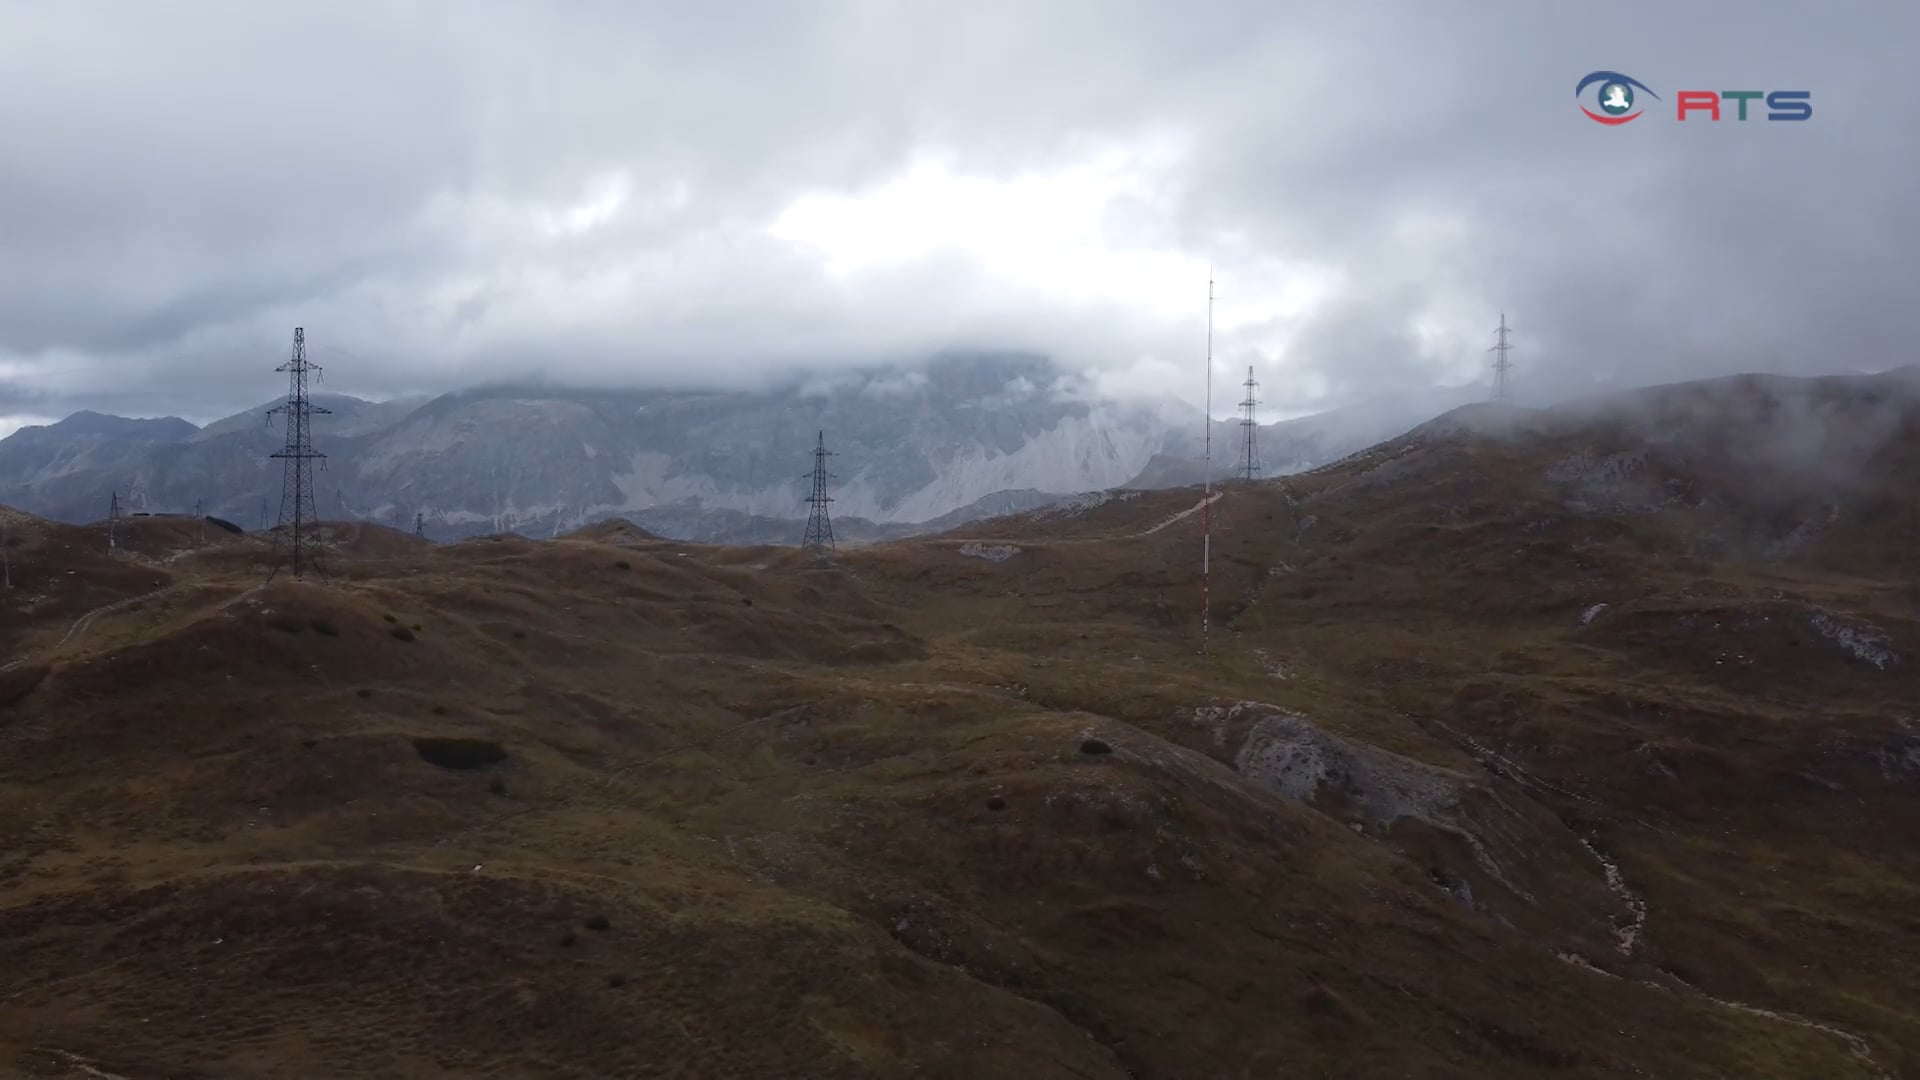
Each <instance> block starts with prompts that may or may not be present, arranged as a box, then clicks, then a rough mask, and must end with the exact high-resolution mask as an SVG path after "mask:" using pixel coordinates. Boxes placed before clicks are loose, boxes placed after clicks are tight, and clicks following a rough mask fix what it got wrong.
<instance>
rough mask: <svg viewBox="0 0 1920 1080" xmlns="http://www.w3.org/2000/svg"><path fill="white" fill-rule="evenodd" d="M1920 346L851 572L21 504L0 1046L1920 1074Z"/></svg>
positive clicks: (473, 1062) (591, 532)
mask: <svg viewBox="0 0 1920 1080" xmlns="http://www.w3.org/2000/svg"><path fill="white" fill-rule="evenodd" d="M1903 379H1904V376H1888V377H1881V378H1877V379H1861V380H1801V381H1796V380H1764V379H1745V380H1725V381H1720V382H1716V383H1711V384H1687V385H1683V386H1679V387H1668V388H1657V389H1654V390H1648V391H1642V392H1636V394H1634V395H1627V396H1623V397H1620V398H1616V399H1611V400H1608V401H1602V402H1594V403H1587V404H1583V405H1581V406H1578V407H1569V408H1564V409H1557V410H1544V411H1536V410H1523V409H1510V408H1500V407H1492V406H1475V407H1468V408H1465V409H1461V410H1456V411H1455V412H1453V413H1449V414H1447V415H1446V416H1444V417H1442V418H1440V419H1438V420H1436V421H1434V422H1432V423H1430V424H1427V425H1424V426H1422V427H1420V428H1417V429H1415V430H1413V431H1411V432H1409V433H1408V434H1406V435H1404V436H1402V437H1400V438H1397V439H1394V440H1391V441H1389V442H1386V443H1383V444H1381V445H1379V446H1376V447H1373V448H1371V449H1369V450H1367V451H1365V452H1363V453H1360V454H1357V455H1354V456H1352V457H1349V458H1346V459H1343V460H1341V461H1339V462H1336V463H1333V464H1330V465H1327V466H1324V467H1321V468H1317V469H1314V470H1311V471H1308V472H1304V473H1301V474H1299V475H1296V476H1290V477H1286V478H1284V479H1280V480H1276V481H1271V482H1257V483H1252V484H1248V483H1234V484H1230V485H1227V486H1226V487H1224V488H1222V489H1219V490H1218V491H1217V492H1216V498H1217V501H1215V502H1213V503H1212V504H1211V505H1210V506H1207V507H1205V508H1204V512H1203V508H1202V507H1201V502H1202V497H1201V492H1200V491H1199V490H1197V489H1176V490H1169V491H1151V492H1125V491H1123V492H1114V493H1107V494H1103V495H1099V496H1089V497H1085V498H1082V499H1079V500H1077V501H1072V502H1068V503H1064V504H1060V505H1055V506H1048V507H1042V508H1038V509H1034V510H1029V511H1023V512H1021V513H1018V514H1014V515H1011V516H1007V517H1001V518H996V519H992V520H988V521H978V522H973V523H970V524H967V525H965V526H963V527H962V528H960V529H958V530H956V531H953V532H949V533H946V534H942V535H940V536H935V537H924V538H913V539H907V540H900V541H894V542H888V543H880V544H874V545H871V546H865V547H861V548H857V549H848V550H843V551H841V552H838V553H834V554H832V555H819V554H816V553H811V552H803V551H798V550H794V549H791V548H775V547H707V546H699V545H691V544H687V543H684V542H680V541H674V540H667V539H661V538H659V537H657V536H654V535H651V534H649V533H648V532H647V531H646V530H645V529H644V528H640V527H635V526H632V525H629V524H625V523H622V524H608V525H603V526H596V527H594V528H592V529H588V530H585V531H583V532H580V533H576V534H574V535H571V536H566V537H562V538H558V539H554V540H549V541H532V540H528V539H525V538H522V537H518V536H510V535H499V536H490V537H483V538H475V539H470V540H464V541H461V542H458V543H453V544H444V545H431V544H426V543H424V542H420V541H417V540H415V539H414V538H412V537H409V536H405V535H403V534H397V533H391V532H380V533H367V532H355V531H352V530H346V529H342V530H340V531H339V534H338V536H337V538H335V539H334V541H333V542H334V543H336V544H337V545H338V546H337V549H336V550H334V551H332V552H330V559H329V561H328V562H327V563H326V565H327V567H328V570H329V574H330V578H331V580H330V582H329V583H326V584H322V583H320V582H318V581H315V580H307V581H290V580H285V579H284V578H283V579H278V580H276V581H274V582H273V583H272V584H270V585H263V584H262V579H263V578H264V576H265V575H264V570H265V566H266V558H267V550H268V548H267V540H266V539H265V538H263V537H261V536H258V535H247V536H234V535H232V534H229V533H224V532H223V531H221V530H208V531H207V532H206V533H205V534H204V536H203V534H202V532H201V531H200V530H199V529H198V528H196V527H194V523H192V522H190V521H189V522H184V523H182V522H168V521H165V520H162V519H145V520H143V521H142V522H140V523H139V524H138V525H136V526H135V527H136V528H138V529H141V530H146V532H145V533H142V535H141V536H140V537H139V538H138V540H137V546H134V545H131V544H130V546H129V549H128V550H127V551H125V552H121V553H118V554H115V555H112V556H109V555H107V554H106V552H105V544H104V536H103V535H101V534H100V532H99V529H98V527H95V526H87V527H81V526H69V525H59V524H55V523H51V522H46V521H41V520H34V519H27V518H24V517H22V516H18V515H13V516H10V518H9V530H10V535H13V536H16V537H24V538H25V541H24V543H22V544H20V545H19V546H17V547H15V548H13V549H11V550H13V551H14V552H15V553H16V557H17V560H18V564H19V565H22V566H26V567H28V568H29V570H28V573H29V574H30V575H31V581H32V582H34V584H32V585H30V586H29V587H28V588H27V589H26V590H20V591H24V592H25V594H26V595H25V597H24V598H22V597H20V596H9V597H8V598H7V603H6V606H5V608H4V609H0V610H4V612H5V621H4V622H0V655H4V656H6V657H9V658H11V659H10V660H9V661H8V670H7V671H5V672H4V673H0V973H4V974H0V1001H4V1002H5V1003H6V1007H5V1008H4V1009H0V1069H4V1068H5V1067H7V1066H11V1067H13V1068H14V1069H16V1070H23V1071H28V1072H29V1074H31V1075H49V1074H51V1075H58V1074H59V1072H58V1071H59V1070H61V1069H67V1070H78V1069H79V1068H81V1067H82V1066H85V1067H88V1068H93V1069H96V1070H100V1071H103V1072H106V1073H108V1074H115V1073H117V1074H121V1075H128V1076H142V1075H150V1074H166V1075H176V1074H183V1073H184V1074H189V1075H259V1074H282V1075H287V1074H314V1073H325V1074H329V1075H369V1076H370V1075H389V1074H395V1073H399V1074H405V1075H420V1076H434V1075H472V1074H474V1073H477V1072H484V1071H496V1072H504V1073H511V1074H514V1075H541V1076H547V1075H551V1076H576V1075H577V1076H587V1075H594V1076H602V1075H648V1076H792V1075H800V1074H805V1075H813V1076H846V1077H879V1076H888V1077H891V1076H907V1075H922V1076H952V1077H961V1076H1002V1075H1034V1076H1049V1077H1051V1076H1083V1077H1141V1078H1144V1077H1155V1078H1160V1077H1167V1078H1172V1077H1192V1076H1242V1075H1247V1076H1269V1075H1286V1076H1405V1075H1418V1076H1485V1075H1525V1076H1563V1077H1611V1076H1620V1075H1659V1076H1665V1077H1695V1076H1698V1077H1709V1076H1728V1075H1734V1076H1742V1077H1804V1076H1822V1077H1874V1076H1894V1075H1901V1074H1903V1073H1906V1072H1910V1071H1912V1070H1914V1069H1916V1068H1920V1012H1916V1010H1915V1008H1914V1006H1913V1004H1912V1003H1913V1002H1914V1001H1916V1000H1920V945H1916V941H1920V937H1916V936H1915V931H1916V930H1920V923H1916V921H1915V916H1914V914H1913V913H1914V912H1916V911H1920V885H1916V884H1915V883H1916V882H1920V856H1916V855H1915V854H1914V852H1915V851H1916V850H1920V847H1916V841H1920V824H1916V823H1920V726H1916V720H1917V719H1920V718H1917V717H1916V716H1915V715H1914V712H1913V706H1912V704H1911V703H1912V702H1914V701H1920V678H1917V677H1916V674H1915V670H1916V664H1920V654H1917V652H1916V642H1920V575H1917V574H1916V571H1917V570H1920V566H1916V558H1917V556H1916V552H1920V543H1916V541H1920V532H1916V530H1915V527H1914V526H1915V523H1916V521H1920V507H1917V506H1916V499H1915V493H1916V491H1920V487H1917V486H1916V483H1915V481H1916V480H1920V408H1916V407H1915V404H1914V399H1913V395H1912V393H1911V387H1910V386H1909V385H1908V384H1907V383H1906V382H1904V381H1902V380H1903ZM1785 418H1791V421H1792V422H1791V423H1788V422H1786V419H1785ZM1203 516H1204V517H1208V518H1210V519H1211V521H1212V528H1213V561H1212V568H1211V569H1212V574H1211V581H1210V589H1211V595H1212V598H1213V604H1212V609H1211V610H1212V618H1211V621H1210V626H1209V633H1208V636H1207V638H1206V645H1207V650H1206V652H1205V654H1204V655H1202V654H1200V653H1199V652H1198V648H1199V646H1200V644H1201V641H1202V638H1201V627H1200V619H1199V615H1200V611H1199V597H1200V589H1201V581H1200V573H1199V571H1200V567H1199V525H1200V522H1201V520H1202V518H1203ZM149 533H150V534H151V535H148V534H149ZM68 570H72V571H73V573H71V574H69V573H67V572H66V571H68ZM32 1070H39V1072H32Z"/></svg>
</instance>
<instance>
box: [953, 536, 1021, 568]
mask: <svg viewBox="0 0 1920 1080" xmlns="http://www.w3.org/2000/svg"><path fill="white" fill-rule="evenodd" d="M960 554H962V555H965V556H966V557H967V558H969V559H985V560H987V561H988V562H995V563H998V562H1006V561H1007V560H1008V559H1011V558H1013V557H1014V556H1015V555H1018V554H1020V549H1019V548H1018V547H1016V546H1015V545H1013V544H982V543H980V542H978V541H976V540H969V541H967V542H966V543H964V544H961V545H960Z"/></svg>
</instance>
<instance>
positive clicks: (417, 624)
mask: <svg viewBox="0 0 1920 1080" xmlns="http://www.w3.org/2000/svg"><path fill="white" fill-rule="evenodd" d="M413 629H414V630H415V631H416V632H418V631H419V630H421V629H423V627H421V625H420V624H419V623H414V624H413Z"/></svg>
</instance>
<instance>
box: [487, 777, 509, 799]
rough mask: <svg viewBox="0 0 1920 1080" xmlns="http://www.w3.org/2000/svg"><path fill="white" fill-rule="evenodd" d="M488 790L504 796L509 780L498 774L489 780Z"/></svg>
mask: <svg viewBox="0 0 1920 1080" xmlns="http://www.w3.org/2000/svg"><path fill="white" fill-rule="evenodd" d="M487 790H488V791H490V792H492V793H494V794H495V795H501V796H504V795H506V793H507V781H506V780H505V779H504V778H502V777H498V776H496V777H494V778H493V779H492V780H490V781H488V782H487Z"/></svg>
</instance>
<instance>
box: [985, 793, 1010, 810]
mask: <svg viewBox="0 0 1920 1080" xmlns="http://www.w3.org/2000/svg"><path fill="white" fill-rule="evenodd" d="M1006 808H1007V800H1005V799H1003V798H1001V797H1000V796H998V795H991V796H988V797H987V809H989V810H1005V809H1006Z"/></svg>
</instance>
